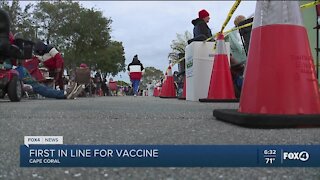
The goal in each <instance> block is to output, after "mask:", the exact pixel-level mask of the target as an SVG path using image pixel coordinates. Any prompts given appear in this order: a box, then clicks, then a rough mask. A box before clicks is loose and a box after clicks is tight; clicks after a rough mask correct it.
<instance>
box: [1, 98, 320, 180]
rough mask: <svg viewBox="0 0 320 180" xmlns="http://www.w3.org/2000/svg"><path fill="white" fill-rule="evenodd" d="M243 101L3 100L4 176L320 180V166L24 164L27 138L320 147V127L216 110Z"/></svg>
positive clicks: (84, 141)
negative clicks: (228, 119) (253, 122)
mask: <svg viewBox="0 0 320 180" xmlns="http://www.w3.org/2000/svg"><path fill="white" fill-rule="evenodd" d="M237 106H238V104H236V103H231V104H230V103H229V104H219V103H216V104H203V103H199V102H189V101H181V100H176V99H160V98H154V97H137V98H134V97H96V98H79V99H76V100H50V99H40V100H27V99H24V100H23V101H22V102H19V103H12V102H8V101H6V100H0V114H1V116H0V136H1V141H0V142H1V144H0V161H1V163H0V179H24V180H27V179H165V180H175V179H236V180H238V179H261V180H266V179H320V168H20V167H19V146H20V145H21V144H23V137H24V136H27V135H59V136H63V137H64V144H88V145H89V144H264V145H268V144H281V145H283V144H320V129H319V128H311V129H248V128H242V127H238V126H234V125H231V124H228V123H224V122H220V121H217V120H215V119H214V117H213V116H212V110H213V109H214V108H237Z"/></svg>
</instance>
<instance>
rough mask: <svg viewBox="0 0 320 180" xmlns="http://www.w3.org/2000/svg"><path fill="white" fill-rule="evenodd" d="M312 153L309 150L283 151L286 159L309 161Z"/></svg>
mask: <svg viewBox="0 0 320 180" xmlns="http://www.w3.org/2000/svg"><path fill="white" fill-rule="evenodd" d="M309 157H310V155H309V153H308V152H307V151H301V152H283V159H284V160H300V161H303V162H305V161H308V159H309Z"/></svg>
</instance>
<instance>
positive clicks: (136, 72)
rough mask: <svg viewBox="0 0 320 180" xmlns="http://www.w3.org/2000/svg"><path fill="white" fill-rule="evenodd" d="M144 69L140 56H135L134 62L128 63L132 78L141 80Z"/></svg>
mask: <svg viewBox="0 0 320 180" xmlns="http://www.w3.org/2000/svg"><path fill="white" fill-rule="evenodd" d="M137 67H140V68H137ZM137 69H139V70H137ZM143 69H144V67H143V65H142V64H141V62H140V61H139V59H138V57H137V56H135V57H134V58H133V60H132V62H131V63H130V64H129V65H128V71H129V72H130V79H131V80H140V79H141V78H142V71H143Z"/></svg>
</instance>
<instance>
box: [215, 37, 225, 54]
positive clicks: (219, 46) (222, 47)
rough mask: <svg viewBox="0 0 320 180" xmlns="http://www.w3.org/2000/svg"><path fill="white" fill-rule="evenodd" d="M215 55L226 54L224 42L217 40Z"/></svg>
mask: <svg viewBox="0 0 320 180" xmlns="http://www.w3.org/2000/svg"><path fill="white" fill-rule="evenodd" d="M216 54H227V47H226V43H225V42H224V40H217V51H216Z"/></svg>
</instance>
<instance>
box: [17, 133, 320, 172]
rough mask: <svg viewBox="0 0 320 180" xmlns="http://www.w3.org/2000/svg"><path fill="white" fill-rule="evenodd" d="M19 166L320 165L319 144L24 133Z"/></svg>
mask: <svg viewBox="0 0 320 180" xmlns="http://www.w3.org/2000/svg"><path fill="white" fill-rule="evenodd" d="M20 166H21V167H320V145H65V144H63V137H62V136H25V144H24V145H21V146H20Z"/></svg>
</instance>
